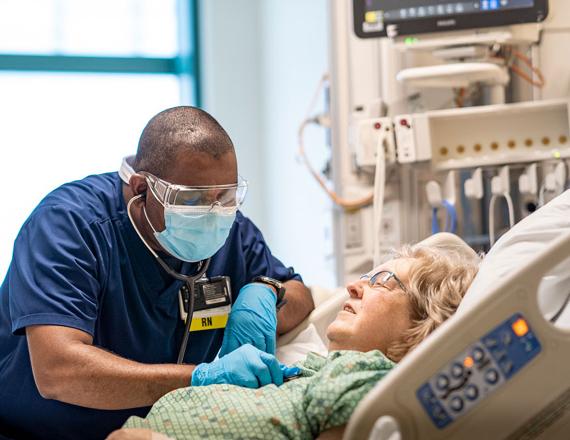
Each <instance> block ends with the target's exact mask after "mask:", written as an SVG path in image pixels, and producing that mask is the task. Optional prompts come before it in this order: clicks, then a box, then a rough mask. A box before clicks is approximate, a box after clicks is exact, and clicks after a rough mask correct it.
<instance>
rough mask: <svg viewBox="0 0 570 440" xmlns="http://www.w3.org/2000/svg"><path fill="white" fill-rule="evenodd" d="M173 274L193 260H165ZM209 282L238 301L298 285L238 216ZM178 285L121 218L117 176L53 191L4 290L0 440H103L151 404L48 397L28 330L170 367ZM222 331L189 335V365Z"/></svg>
mask: <svg viewBox="0 0 570 440" xmlns="http://www.w3.org/2000/svg"><path fill="white" fill-rule="evenodd" d="M166 260H167V262H168V263H169V264H170V265H172V266H173V267H174V268H176V269H177V270H180V271H182V272H184V273H192V271H193V269H194V268H195V264H190V263H184V264H182V265H181V264H180V262H178V261H177V260H175V259H174V258H166ZM207 275H208V276H216V275H227V276H229V277H231V286H232V292H233V296H234V300H235V297H236V296H237V293H238V292H239V290H240V288H241V287H242V286H243V285H245V284H247V283H248V282H250V281H251V280H252V278H253V277H255V276H257V275H267V276H270V277H272V278H276V279H279V280H282V281H284V280H289V279H298V280H300V277H299V276H298V275H297V274H295V272H294V271H293V269H292V268H290V267H285V266H284V265H283V264H282V263H281V262H280V261H279V260H278V259H277V258H275V257H274V256H273V255H271V252H270V250H269V248H268V247H267V245H266V244H265V241H264V239H263V236H262V235H261V232H260V231H259V229H257V227H256V226H255V225H254V224H253V223H252V222H251V221H250V220H249V219H248V218H246V217H244V216H243V215H242V214H241V213H240V212H238V213H237V217H236V221H235V223H234V225H233V227H232V229H231V233H230V236H229V238H228V240H227V241H226V243H225V245H224V246H223V247H222V249H220V250H219V251H218V252H217V253H216V255H214V257H213V258H212V261H211V264H210V268H209V269H208V272H207ZM182 284H183V283H182V282H181V281H176V280H173V279H172V278H171V277H170V276H168V275H167V274H166V273H165V272H164V270H163V269H162V268H160V266H159V265H158V263H157V262H156V261H155V259H154V257H153V256H152V254H151V253H150V252H149V251H148V249H147V248H146V247H145V245H144V244H143V242H142V241H141V240H140V238H139V237H138V235H137V234H136V232H135V230H134V229H133V226H132V225H131V222H130V220H129V218H128V216H127V212H126V205H125V202H124V199H123V192H122V182H121V180H120V178H119V176H118V174H117V173H109V174H102V175H96V176H89V177H87V178H85V179H83V180H80V181H77V182H72V183H69V184H66V185H63V186H61V187H60V188H58V189H56V190H55V191H53V192H52V193H51V194H49V195H48V196H47V197H46V198H45V199H44V200H43V201H42V202H41V203H40V204H39V205H38V206H37V208H36V209H35V210H34V211H33V212H32V214H31V215H30V217H29V218H28V220H27V221H26V222H25V223H24V225H23V226H22V229H21V230H20V232H19V234H18V237H17V239H16V242H15V245H14V255H13V259H12V262H11V264H10V267H9V270H8V273H7V276H6V278H5V280H4V282H3V284H2V287H1V290H0V436H1V435H2V434H3V435H7V436H9V437H15V438H30V437H31V438H52V439H56V438H57V439H77V438H83V439H87V438H94V439H95V438H104V437H105V436H106V435H107V434H109V433H110V432H111V431H112V430H114V429H116V428H119V427H120V426H121V425H122V423H123V422H124V421H125V420H126V419H127V417H129V416H131V415H138V416H144V415H145V414H146V413H147V412H148V410H149V408H138V409H129V410H121V411H102V410H94V409H88V408H83V407H79V406H75V405H70V404H66V403H62V402H59V401H55V400H47V399H44V398H42V397H41V396H40V394H39V393H38V389H37V387H36V384H35V382H34V378H33V375H32V368H31V364H30V356H29V352H28V345H27V340H26V333H25V328H26V327H27V326H30V325H37V324H43V325H61V326H66V327H73V328H76V329H79V330H82V331H84V332H87V333H89V334H90V335H91V336H92V337H93V342H94V345H97V346H99V347H103V348H105V349H106V350H109V351H111V352H113V353H116V354H117V355H119V356H122V357H125V358H128V359H132V360H135V361H138V362H143V363H149V364H151V363H154V364H156V363H175V362H176V359H177V355H178V350H179V347H180V342H181V340H182V336H183V331H184V327H183V322H182V321H181V319H180V315H179V308H178V291H179V289H180V287H181V286H182ZM222 338H223V330H207V331H199V332H193V333H192V334H191V335H190V340H189V346H188V350H187V353H186V357H185V362H186V363H192V364H198V363H200V362H209V361H212V360H213V359H214V358H215V356H216V354H217V352H218V350H219V348H220V346H221V342H222Z"/></svg>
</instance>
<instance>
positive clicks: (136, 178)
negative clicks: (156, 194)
mask: <svg viewBox="0 0 570 440" xmlns="http://www.w3.org/2000/svg"><path fill="white" fill-rule="evenodd" d="M129 187H130V188H131V191H132V192H133V195H135V196H138V195H139V194H144V193H146V190H147V189H148V183H147V180H146V178H145V176H143V175H142V174H133V175H132V176H131V178H130V179H129Z"/></svg>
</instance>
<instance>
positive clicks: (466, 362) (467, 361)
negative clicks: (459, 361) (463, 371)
mask: <svg viewBox="0 0 570 440" xmlns="http://www.w3.org/2000/svg"><path fill="white" fill-rule="evenodd" d="M463 365H465V367H467V368H471V367H472V366H473V358H472V357H471V356H467V357H466V358H465V359H464V360H463Z"/></svg>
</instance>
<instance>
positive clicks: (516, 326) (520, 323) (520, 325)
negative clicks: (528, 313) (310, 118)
mask: <svg viewBox="0 0 570 440" xmlns="http://www.w3.org/2000/svg"><path fill="white" fill-rule="evenodd" d="M511 327H512V329H513V331H514V332H515V335H517V336H524V335H526V334H527V333H528V324H527V323H526V321H525V320H524V319H522V318H519V319H517V320H516V321H515V322H513V325H512V326H511Z"/></svg>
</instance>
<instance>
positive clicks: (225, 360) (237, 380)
mask: <svg viewBox="0 0 570 440" xmlns="http://www.w3.org/2000/svg"><path fill="white" fill-rule="evenodd" d="M286 372H287V370H285V369H284V368H283V367H282V366H281V365H280V364H279V361H277V359H276V358H275V356H273V355H270V354H267V353H265V352H263V351H261V350H258V349H257V348H255V347H253V346H252V345H250V344H245V345H242V346H241V347H239V348H238V349H237V350H235V351H232V352H231V353H229V354H228V355H226V356H224V357H222V358H220V359H218V360H215V361H213V362H211V363H209V364H206V363H204V364H199V365H197V366H196V368H194V372H193V373H192V381H191V384H192V386H200V385H212V384H221V383H228V384H233V385H238V386H240V387H247V388H259V387H260V386H261V387H262V386H265V385H269V384H271V383H274V384H275V385H277V386H279V385H282V384H283V374H284V373H286Z"/></svg>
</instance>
